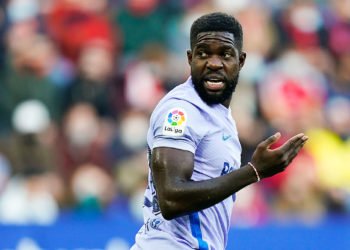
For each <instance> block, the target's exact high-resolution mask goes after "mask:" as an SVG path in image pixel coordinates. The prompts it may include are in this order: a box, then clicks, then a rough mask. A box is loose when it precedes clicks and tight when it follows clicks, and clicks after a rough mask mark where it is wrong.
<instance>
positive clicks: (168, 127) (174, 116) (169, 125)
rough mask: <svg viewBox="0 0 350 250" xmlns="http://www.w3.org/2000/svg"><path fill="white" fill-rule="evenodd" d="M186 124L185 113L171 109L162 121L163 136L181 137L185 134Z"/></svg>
mask: <svg viewBox="0 0 350 250" xmlns="http://www.w3.org/2000/svg"><path fill="white" fill-rule="evenodd" d="M186 122H187V115H186V112H185V111H184V110H183V109H181V108H173V109H171V110H170V111H169V112H168V113H167V115H166V117H165V121H164V126H163V135H170V136H181V135H183V134H184V133H185V126H186Z"/></svg>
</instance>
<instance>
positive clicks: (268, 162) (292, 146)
mask: <svg viewBox="0 0 350 250" xmlns="http://www.w3.org/2000/svg"><path fill="white" fill-rule="evenodd" d="M280 137H281V134H280V133H276V134H275V135H273V136H271V137H269V138H267V139H266V140H265V141H263V142H261V143H260V144H259V145H258V146H257V147H256V149H255V152H254V154H253V156H252V160H251V163H252V164H253V165H254V166H255V168H256V169H257V171H258V173H259V176H260V178H266V177H270V176H273V175H275V174H277V173H280V172H282V171H283V170H285V169H286V167H287V166H288V165H289V163H291V162H292V160H293V159H294V158H295V156H297V154H298V153H299V151H300V149H301V148H302V147H303V146H304V144H305V142H306V141H307V140H308V137H307V136H305V135H304V134H298V135H295V136H293V137H292V138H290V139H289V140H288V141H287V142H285V143H284V144H283V145H282V146H280V147H278V148H276V149H270V146H271V145H272V144H274V143H275V142H276V141H277V140H278V139H279V138H280Z"/></svg>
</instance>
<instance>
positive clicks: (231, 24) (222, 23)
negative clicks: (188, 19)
mask: <svg viewBox="0 0 350 250" xmlns="http://www.w3.org/2000/svg"><path fill="white" fill-rule="evenodd" d="M209 31H225V32H229V33H232V34H233V37H234V41H235V44H236V46H237V48H238V50H239V51H242V46H243V31H242V26H241V24H240V23H239V22H238V21H237V19H236V18H234V17H233V16H231V15H228V14H226V13H223V12H213V13H209V14H206V15H203V16H201V17H199V18H198V19H197V20H195V21H194V22H193V24H192V26H191V33H190V39H191V41H190V42H191V49H193V47H194V45H195V43H196V40H197V35H198V34H199V33H201V32H209Z"/></svg>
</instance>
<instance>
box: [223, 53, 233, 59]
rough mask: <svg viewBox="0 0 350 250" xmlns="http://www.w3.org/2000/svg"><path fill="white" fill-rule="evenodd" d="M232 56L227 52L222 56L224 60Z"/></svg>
mask: <svg viewBox="0 0 350 250" xmlns="http://www.w3.org/2000/svg"><path fill="white" fill-rule="evenodd" d="M231 56H232V55H231V53H229V52H226V53H225V54H224V57H225V58H230V57H231Z"/></svg>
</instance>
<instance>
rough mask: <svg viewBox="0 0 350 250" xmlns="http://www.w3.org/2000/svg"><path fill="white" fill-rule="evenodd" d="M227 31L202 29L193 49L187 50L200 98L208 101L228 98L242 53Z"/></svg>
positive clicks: (241, 59) (222, 100)
mask: <svg viewBox="0 0 350 250" xmlns="http://www.w3.org/2000/svg"><path fill="white" fill-rule="evenodd" d="M234 39H235V38H234V37H233V34H231V33H229V32H201V33H199V34H198V35H197V39H196V42H195V44H194V47H193V50H192V51H187V57H188V62H189V64H190V66H191V75H192V81H193V84H194V86H195V89H196V91H197V92H198V94H199V96H200V97H201V98H202V100H203V101H205V102H206V103H208V104H209V105H210V104H217V103H222V104H224V105H226V106H228V105H229V103H230V101H231V96H232V93H233V92H234V90H235V88H236V85H237V82H238V76H239V71H240V69H241V68H242V66H243V64H244V61H245V57H246V55H245V53H243V52H242V53H239V51H238V49H237V47H236V46H235V44H234Z"/></svg>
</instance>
